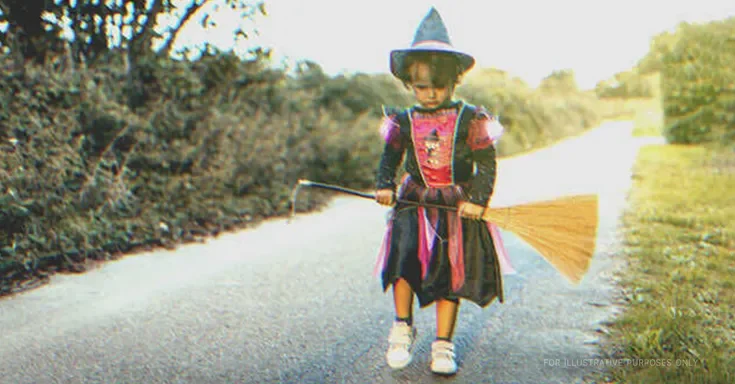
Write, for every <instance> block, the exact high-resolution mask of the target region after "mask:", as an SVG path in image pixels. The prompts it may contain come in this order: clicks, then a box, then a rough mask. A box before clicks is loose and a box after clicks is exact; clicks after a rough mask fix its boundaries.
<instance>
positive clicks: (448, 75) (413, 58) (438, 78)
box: [400, 52, 461, 88]
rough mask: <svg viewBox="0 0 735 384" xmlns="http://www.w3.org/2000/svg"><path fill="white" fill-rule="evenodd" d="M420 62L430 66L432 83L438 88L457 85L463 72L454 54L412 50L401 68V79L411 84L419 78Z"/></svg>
mask: <svg viewBox="0 0 735 384" xmlns="http://www.w3.org/2000/svg"><path fill="white" fill-rule="evenodd" d="M418 63H423V64H426V65H427V66H428V67H429V71H430V73H431V74H430V76H431V84H432V85H433V86H434V87H437V88H445V87H450V86H453V85H456V84H457V82H458V80H459V75H460V73H461V70H460V64H459V59H457V57H456V56H454V55H448V54H442V53H437V52H412V53H411V54H409V55H408V56H407V57H406V60H404V65H403V68H401V76H400V79H401V81H403V83H404V84H410V83H413V82H414V81H416V80H417V75H418V69H417V67H416V65H414V64H418Z"/></svg>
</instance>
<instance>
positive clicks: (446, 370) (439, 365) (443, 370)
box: [431, 340, 457, 375]
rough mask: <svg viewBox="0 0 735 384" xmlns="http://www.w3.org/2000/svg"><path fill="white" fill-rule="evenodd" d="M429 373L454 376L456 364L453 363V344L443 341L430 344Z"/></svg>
mask: <svg viewBox="0 0 735 384" xmlns="http://www.w3.org/2000/svg"><path fill="white" fill-rule="evenodd" d="M431 371H432V372H434V373H436V374H439V375H454V374H455V373H457V363H456V362H455V361H454V344H453V343H452V342H449V341H445V340H437V341H435V342H433V343H431Z"/></svg>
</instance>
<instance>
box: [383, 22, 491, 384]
mask: <svg viewBox="0 0 735 384" xmlns="http://www.w3.org/2000/svg"><path fill="white" fill-rule="evenodd" d="M474 63H475V60H474V58H472V56H470V55H468V54H465V53H462V52H459V51H456V50H454V49H453V48H452V45H451V43H450V41H449V36H448V33H447V30H446V28H445V27H444V23H443V22H442V20H441V18H440V16H439V14H438V13H437V11H436V9H434V8H432V9H431V11H430V12H429V14H428V15H427V16H426V17H425V18H424V19H423V21H422V22H421V24H420V26H419V28H418V30H417V32H416V35H415V38H414V41H413V44H412V46H411V48H409V49H403V50H395V51H393V52H391V61H390V68H391V72H392V73H393V75H394V76H396V77H397V78H398V79H400V80H401V81H402V82H403V84H404V85H405V86H406V87H407V88H408V89H410V90H412V92H413V94H414V96H415V98H416V102H417V105H415V106H413V107H411V108H409V109H407V110H393V109H390V108H384V115H385V117H384V120H383V123H382V126H381V130H382V133H383V136H384V138H385V141H386V143H385V148H384V152H383V155H382V158H381V160H380V165H379V168H378V172H377V173H378V175H377V192H376V196H377V197H376V199H377V201H378V202H379V203H380V204H382V205H387V206H394V207H393V210H392V217H391V219H390V221H389V223H388V227H387V230H386V234H385V239H384V242H383V247H382V250H381V252H380V258H379V260H378V265H377V268H378V271H379V273H381V277H382V283H383V289H384V290H387V289H388V286H391V285H392V287H393V300H394V306H395V312H396V320H395V322H394V324H393V327H392V329H391V331H390V336H389V339H388V341H389V347H388V351H387V353H386V359H387V362H388V365H389V366H391V367H392V368H402V367H405V366H406V365H408V364H409V363H410V362H411V352H412V347H413V343H414V340H415V338H416V329H415V328H414V326H413V322H412V320H413V313H412V308H413V299H414V294H415V295H416V297H417V298H418V301H419V306H420V307H421V308H425V307H427V306H429V305H430V304H432V303H436V339H435V341H434V342H433V343H432V348H431V350H432V352H431V356H432V362H431V370H432V372H434V373H436V374H444V375H452V374H455V373H456V371H457V364H456V362H455V360H454V344H453V343H452V336H453V332H454V328H455V320H456V317H457V311H458V307H459V299H460V298H463V299H466V300H470V301H472V302H474V303H476V304H477V305H479V306H481V307H486V306H487V305H489V304H490V303H491V302H492V301H493V300H494V299H495V298H498V299H499V301H500V302H501V303H502V302H503V286H502V279H501V270H500V264H499V260H498V257H497V254H498V252H496V250H495V247H496V245H498V246H499V241H500V240H499V237H497V233H496V232H495V231H493V230H491V229H492V228H491V226H490V224H488V223H486V222H484V221H482V220H481V218H482V214H483V212H484V210H485V207H487V205H488V201H489V199H490V197H491V195H492V193H493V187H494V184H495V176H496V155H495V141H496V140H497V139H498V137H499V136H500V135H501V133H502V131H503V128H502V126H501V125H500V124H499V123H498V121H497V119H496V118H495V117H494V116H493V115H491V114H489V113H488V112H487V111H485V110H484V109H482V108H478V107H475V106H472V105H469V104H467V103H465V102H463V101H457V100H454V99H453V95H454V89H455V86H456V85H457V84H458V83H459V80H460V78H461V76H462V75H463V74H465V73H466V72H467V71H468V70H469V69H471V68H472V67H473V65H474ZM404 155H405V161H404V163H405V164H404V167H405V170H406V176H405V177H404V178H403V180H402V182H401V185H400V188H398V191H396V189H397V185H396V183H395V178H396V172H397V169H398V166H399V165H400V163H401V162H402V160H404V159H403V158H404ZM396 198H398V199H400V200H409V201H413V202H418V203H423V204H433V205H436V204H440V205H449V206H454V207H457V208H458V209H457V210H455V211H453V210H446V209H442V208H431V207H427V206H416V205H412V204H405V203H401V202H400V201H398V202H397V201H396Z"/></svg>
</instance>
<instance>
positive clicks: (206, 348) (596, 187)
mask: <svg viewBox="0 0 735 384" xmlns="http://www.w3.org/2000/svg"><path fill="white" fill-rule="evenodd" d="M631 130H632V126H631V124H629V123H619V122H618V123H608V124H605V125H603V126H602V127H600V128H598V129H596V130H593V131H591V132H589V133H586V134H585V135H583V136H580V137H577V138H573V139H570V140H567V141H565V142H563V143H561V144H558V145H556V146H554V147H551V148H547V149H543V150H540V151H537V152H534V153H531V154H528V155H524V156H520V157H514V158H510V159H506V160H502V161H501V162H500V164H499V175H498V181H497V189H496V193H495V197H494V200H493V205H507V204H515V203H521V202H525V201H533V200H539V199H545V198H551V197H555V196H560V195H563V194H573V193H598V194H599V196H600V204H601V206H600V214H601V218H600V230H599V238H598V250H597V253H596V255H595V258H594V260H593V263H592V266H591V268H590V272H589V274H588V275H587V276H586V278H585V279H584V280H583V282H582V283H581V284H580V285H578V286H573V285H571V284H570V283H568V282H566V280H564V279H563V278H562V277H561V275H559V274H558V273H557V272H556V271H555V270H554V269H553V268H552V267H550V266H549V265H548V264H547V263H546V262H545V261H544V260H543V259H542V258H540V257H539V256H538V254H536V253H535V252H534V251H533V250H532V249H530V248H529V247H528V246H526V245H525V244H524V243H522V242H520V241H519V240H518V239H516V238H515V237H514V236H513V235H512V234H510V233H507V232H503V235H504V238H505V239H506V240H505V241H506V246H507V248H508V252H509V253H510V255H511V259H512V261H513V264H514V267H515V268H516V269H517V271H518V274H517V275H511V276H507V277H506V279H505V295H506V303H504V304H498V303H497V302H496V303H494V304H492V305H491V306H490V307H488V308H486V309H484V310H482V309H480V308H478V307H476V306H474V305H473V304H465V305H463V306H462V307H461V310H460V315H459V316H460V317H459V323H458V325H457V331H456V339H455V341H456V344H457V359H458V363H459V365H460V369H459V372H458V374H457V375H456V376H455V377H454V378H450V379H444V378H437V377H434V376H432V375H431V374H430V372H429V368H428V365H429V358H430V353H429V352H430V343H431V341H432V337H433V333H434V308H433V307H430V308H427V309H425V310H421V311H416V314H415V317H416V320H415V322H416V324H417V327H418V331H419V339H418V345H417V351H416V355H415V359H414V361H413V363H412V364H411V365H410V366H409V367H408V368H406V369H404V370H401V371H392V370H390V368H388V367H387V366H386V364H385V363H384V358H383V354H384V351H385V348H386V343H387V341H386V338H387V334H388V330H389V327H390V324H391V321H392V319H393V311H392V302H391V297H390V295H389V294H384V293H383V292H382V290H381V289H380V283H379V281H378V280H377V279H376V278H375V277H373V276H372V275H371V274H372V271H373V266H374V263H375V255H376V251H377V249H378V246H379V245H380V240H381V237H382V233H383V229H384V224H385V214H386V213H387V210H386V208H384V207H381V206H379V205H377V204H376V203H374V202H372V201H369V200H365V199H359V198H354V197H342V196H340V197H338V198H336V199H335V200H334V201H333V203H332V204H331V205H330V206H329V207H328V208H327V209H325V210H324V211H322V212H319V213H314V214H308V215H307V214H301V215H299V216H298V217H297V218H296V219H295V220H294V221H292V222H291V223H290V224H287V223H286V222H285V221H284V220H280V219H278V220H270V221H267V222H264V223H263V224H262V225H260V226H258V227H256V228H253V229H250V230H245V231H241V232H238V233H232V234H227V235H223V236H220V237H219V238H217V239H213V240H211V241H208V242H206V243H204V244H195V245H188V246H184V247H181V248H179V249H177V250H175V251H165V250H164V251H155V252H152V253H145V254H139V255H130V256H128V257H125V258H123V259H121V260H118V261H113V262H109V263H106V264H104V265H103V266H102V267H101V268H99V269H96V270H92V271H89V272H87V273H85V274H82V275H71V276H69V275H56V276H54V277H52V279H51V282H50V283H49V284H48V285H46V286H43V287H41V288H39V289H36V290H34V291H30V292H25V293H22V294H19V295H16V296H12V297H8V298H6V299H3V300H0V330H1V333H0V382H2V383H3V384H4V383H12V384H24V383H34V384H43V383H431V382H447V381H451V382H457V383H505V384H510V383H534V384H538V383H565V384H568V383H577V382H583V378H584V377H585V375H587V374H589V373H590V372H593V371H595V370H596V369H599V367H594V366H590V365H589V364H588V362H589V361H590V360H583V359H593V358H596V357H598V354H597V353H598V351H597V345H596V341H597V338H598V337H599V336H600V334H599V333H597V331H596V330H597V329H599V328H600V323H601V322H604V321H605V320H608V319H610V318H611V316H613V315H614V313H615V311H616V309H615V306H614V305H613V302H612V297H613V296H612V295H613V292H614V287H613V282H612V281H611V279H610V276H611V272H612V271H613V269H614V268H615V267H616V261H615V259H616V256H615V254H614V250H615V242H616V239H615V229H616V225H617V222H618V218H619V214H620V213H621V210H622V208H623V207H624V204H625V193H626V191H627V189H628V187H629V185H630V175H631V167H632V165H633V162H634V158H635V156H636V153H637V151H638V149H639V148H640V146H641V145H643V144H644V142H643V141H642V140H640V139H634V138H632V137H631Z"/></svg>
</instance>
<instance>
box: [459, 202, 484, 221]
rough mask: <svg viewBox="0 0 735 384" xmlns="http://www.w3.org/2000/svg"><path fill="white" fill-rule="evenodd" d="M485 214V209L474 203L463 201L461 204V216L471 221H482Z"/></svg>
mask: <svg viewBox="0 0 735 384" xmlns="http://www.w3.org/2000/svg"><path fill="white" fill-rule="evenodd" d="M483 213H485V207H483V206H482V205H477V204H474V203H470V202H466V201H463V202H461V203H459V215H460V216H462V217H464V218H467V219H471V220H481V219H482V214H483Z"/></svg>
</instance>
